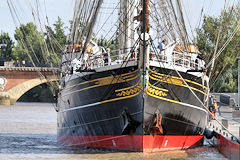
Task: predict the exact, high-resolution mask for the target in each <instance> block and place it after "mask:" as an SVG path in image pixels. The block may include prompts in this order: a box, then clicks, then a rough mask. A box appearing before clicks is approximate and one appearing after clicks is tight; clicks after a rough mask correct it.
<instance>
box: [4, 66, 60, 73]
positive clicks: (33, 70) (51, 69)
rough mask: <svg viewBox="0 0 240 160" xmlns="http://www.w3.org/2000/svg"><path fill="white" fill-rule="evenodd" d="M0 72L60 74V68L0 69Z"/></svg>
mask: <svg viewBox="0 0 240 160" xmlns="http://www.w3.org/2000/svg"><path fill="white" fill-rule="evenodd" d="M0 71H30V72H37V71H40V72H55V73H57V72H60V71H61V70H60V68H52V67H0Z"/></svg>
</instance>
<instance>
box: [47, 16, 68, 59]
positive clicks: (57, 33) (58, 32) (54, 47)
mask: <svg viewBox="0 0 240 160" xmlns="http://www.w3.org/2000/svg"><path fill="white" fill-rule="evenodd" d="M53 26H54V30H53V29H52V28H51V27H50V26H47V27H46V33H45V35H46V42H47V45H48V48H49V51H50V60H51V62H52V63H59V62H60V59H61V56H62V53H63V50H64V48H65V45H66V41H67V36H66V35H65V32H64V29H65V27H64V23H63V22H62V20H61V18H60V17H58V20H57V21H56V22H55V24H53Z"/></svg>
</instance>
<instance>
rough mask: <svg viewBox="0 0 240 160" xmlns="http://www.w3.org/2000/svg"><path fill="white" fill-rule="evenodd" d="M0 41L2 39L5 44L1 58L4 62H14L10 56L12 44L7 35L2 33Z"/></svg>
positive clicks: (11, 55)
mask: <svg viewBox="0 0 240 160" xmlns="http://www.w3.org/2000/svg"><path fill="white" fill-rule="evenodd" d="M0 39H3V41H5V42H7V46H6V47H5V48H4V52H3V57H4V60H5V61H11V60H14V59H15V57H14V56H13V54H12V50H13V48H14V42H13V41H12V39H11V38H10V37H9V35H8V33H5V32H3V34H2V35H0Z"/></svg>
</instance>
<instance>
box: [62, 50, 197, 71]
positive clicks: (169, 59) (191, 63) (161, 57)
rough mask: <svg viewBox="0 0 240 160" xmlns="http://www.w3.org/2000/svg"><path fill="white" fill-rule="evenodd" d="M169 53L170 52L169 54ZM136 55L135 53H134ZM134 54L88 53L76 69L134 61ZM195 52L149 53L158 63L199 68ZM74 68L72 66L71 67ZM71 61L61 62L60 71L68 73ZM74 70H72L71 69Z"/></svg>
mask: <svg viewBox="0 0 240 160" xmlns="http://www.w3.org/2000/svg"><path fill="white" fill-rule="evenodd" d="M169 53H170V54H169ZM136 55H137V54H136ZM136 55H134V56H133V55H129V56H127V54H122V55H112V56H106V57H104V55H103V54H102V55H94V56H93V55H88V56H87V57H85V58H82V60H81V62H80V63H79V64H80V65H79V64H78V67H75V68H78V69H77V70H79V69H80V70H85V69H87V70H89V69H94V68H100V67H103V66H110V65H116V64H122V63H124V62H127V61H128V62H130V61H136V60H137V56H136ZM196 57H197V54H196V53H182V52H176V51H172V52H168V53H166V52H161V53H156V54H155V53H153V52H151V53H150V61H152V62H158V63H159V65H161V64H163V65H164V64H166V65H174V66H180V67H183V68H186V69H188V70H196V69H199V66H198V64H197V63H195V61H196ZM73 68H74V67H73ZM70 70H71V61H65V63H62V71H63V72H67V73H68V74H69V73H70V72H71V71H70ZM73 72H74V71H73Z"/></svg>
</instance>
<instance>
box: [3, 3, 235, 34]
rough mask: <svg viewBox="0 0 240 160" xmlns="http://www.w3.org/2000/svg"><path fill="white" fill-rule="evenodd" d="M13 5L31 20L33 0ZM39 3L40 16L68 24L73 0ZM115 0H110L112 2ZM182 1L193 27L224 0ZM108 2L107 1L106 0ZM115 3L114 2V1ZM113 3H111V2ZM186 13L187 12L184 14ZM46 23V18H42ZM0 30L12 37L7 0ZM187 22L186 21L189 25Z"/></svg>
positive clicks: (217, 9) (217, 11) (217, 10)
mask: <svg viewBox="0 0 240 160" xmlns="http://www.w3.org/2000/svg"><path fill="white" fill-rule="evenodd" d="M11 1H12V2H13V4H14V5H16V6H17V8H18V12H19V15H20V21H21V23H27V22H29V21H33V17H32V13H31V7H30V5H28V4H29V2H31V3H32V4H34V2H35V0H11ZM38 1H39V2H40V4H41V7H40V10H41V11H40V13H43V14H42V15H43V16H42V17H46V15H45V10H46V13H47V16H48V18H49V23H50V25H52V24H53V23H54V22H55V21H56V20H57V17H58V16H59V17H61V19H62V20H63V21H64V23H65V24H66V25H68V21H69V20H70V19H71V17H72V10H73V3H74V1H75V0H38ZM115 1H117V0H112V1H111V2H112V3H114V2H115ZM182 1H183V3H184V8H185V9H184V12H185V15H188V16H187V17H185V19H186V21H188V20H189V22H190V23H191V26H192V28H195V27H196V26H197V24H198V21H199V17H200V12H201V9H202V8H203V11H204V14H207V15H211V16H218V15H219V14H220V11H221V10H222V9H223V8H224V2H225V0H182ZM226 1H227V3H228V4H229V5H232V4H233V3H235V4H236V3H237V2H238V0H226ZM108 2H109V1H108ZM44 3H45V4H46V8H45V7H44V6H45V5H44ZM115 3H116V2H115ZM110 5H111V4H110ZM112 5H113V4H112ZM186 13H187V14H186ZM42 19H43V21H45V23H46V18H42ZM0 20H1V23H0V30H1V31H3V32H8V33H9V34H10V36H11V37H12V38H13V35H14V32H15V28H16V25H15V24H14V21H13V19H12V17H11V14H10V11H9V8H8V5H7V0H1V4H0ZM189 22H186V23H187V25H188V26H189Z"/></svg>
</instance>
